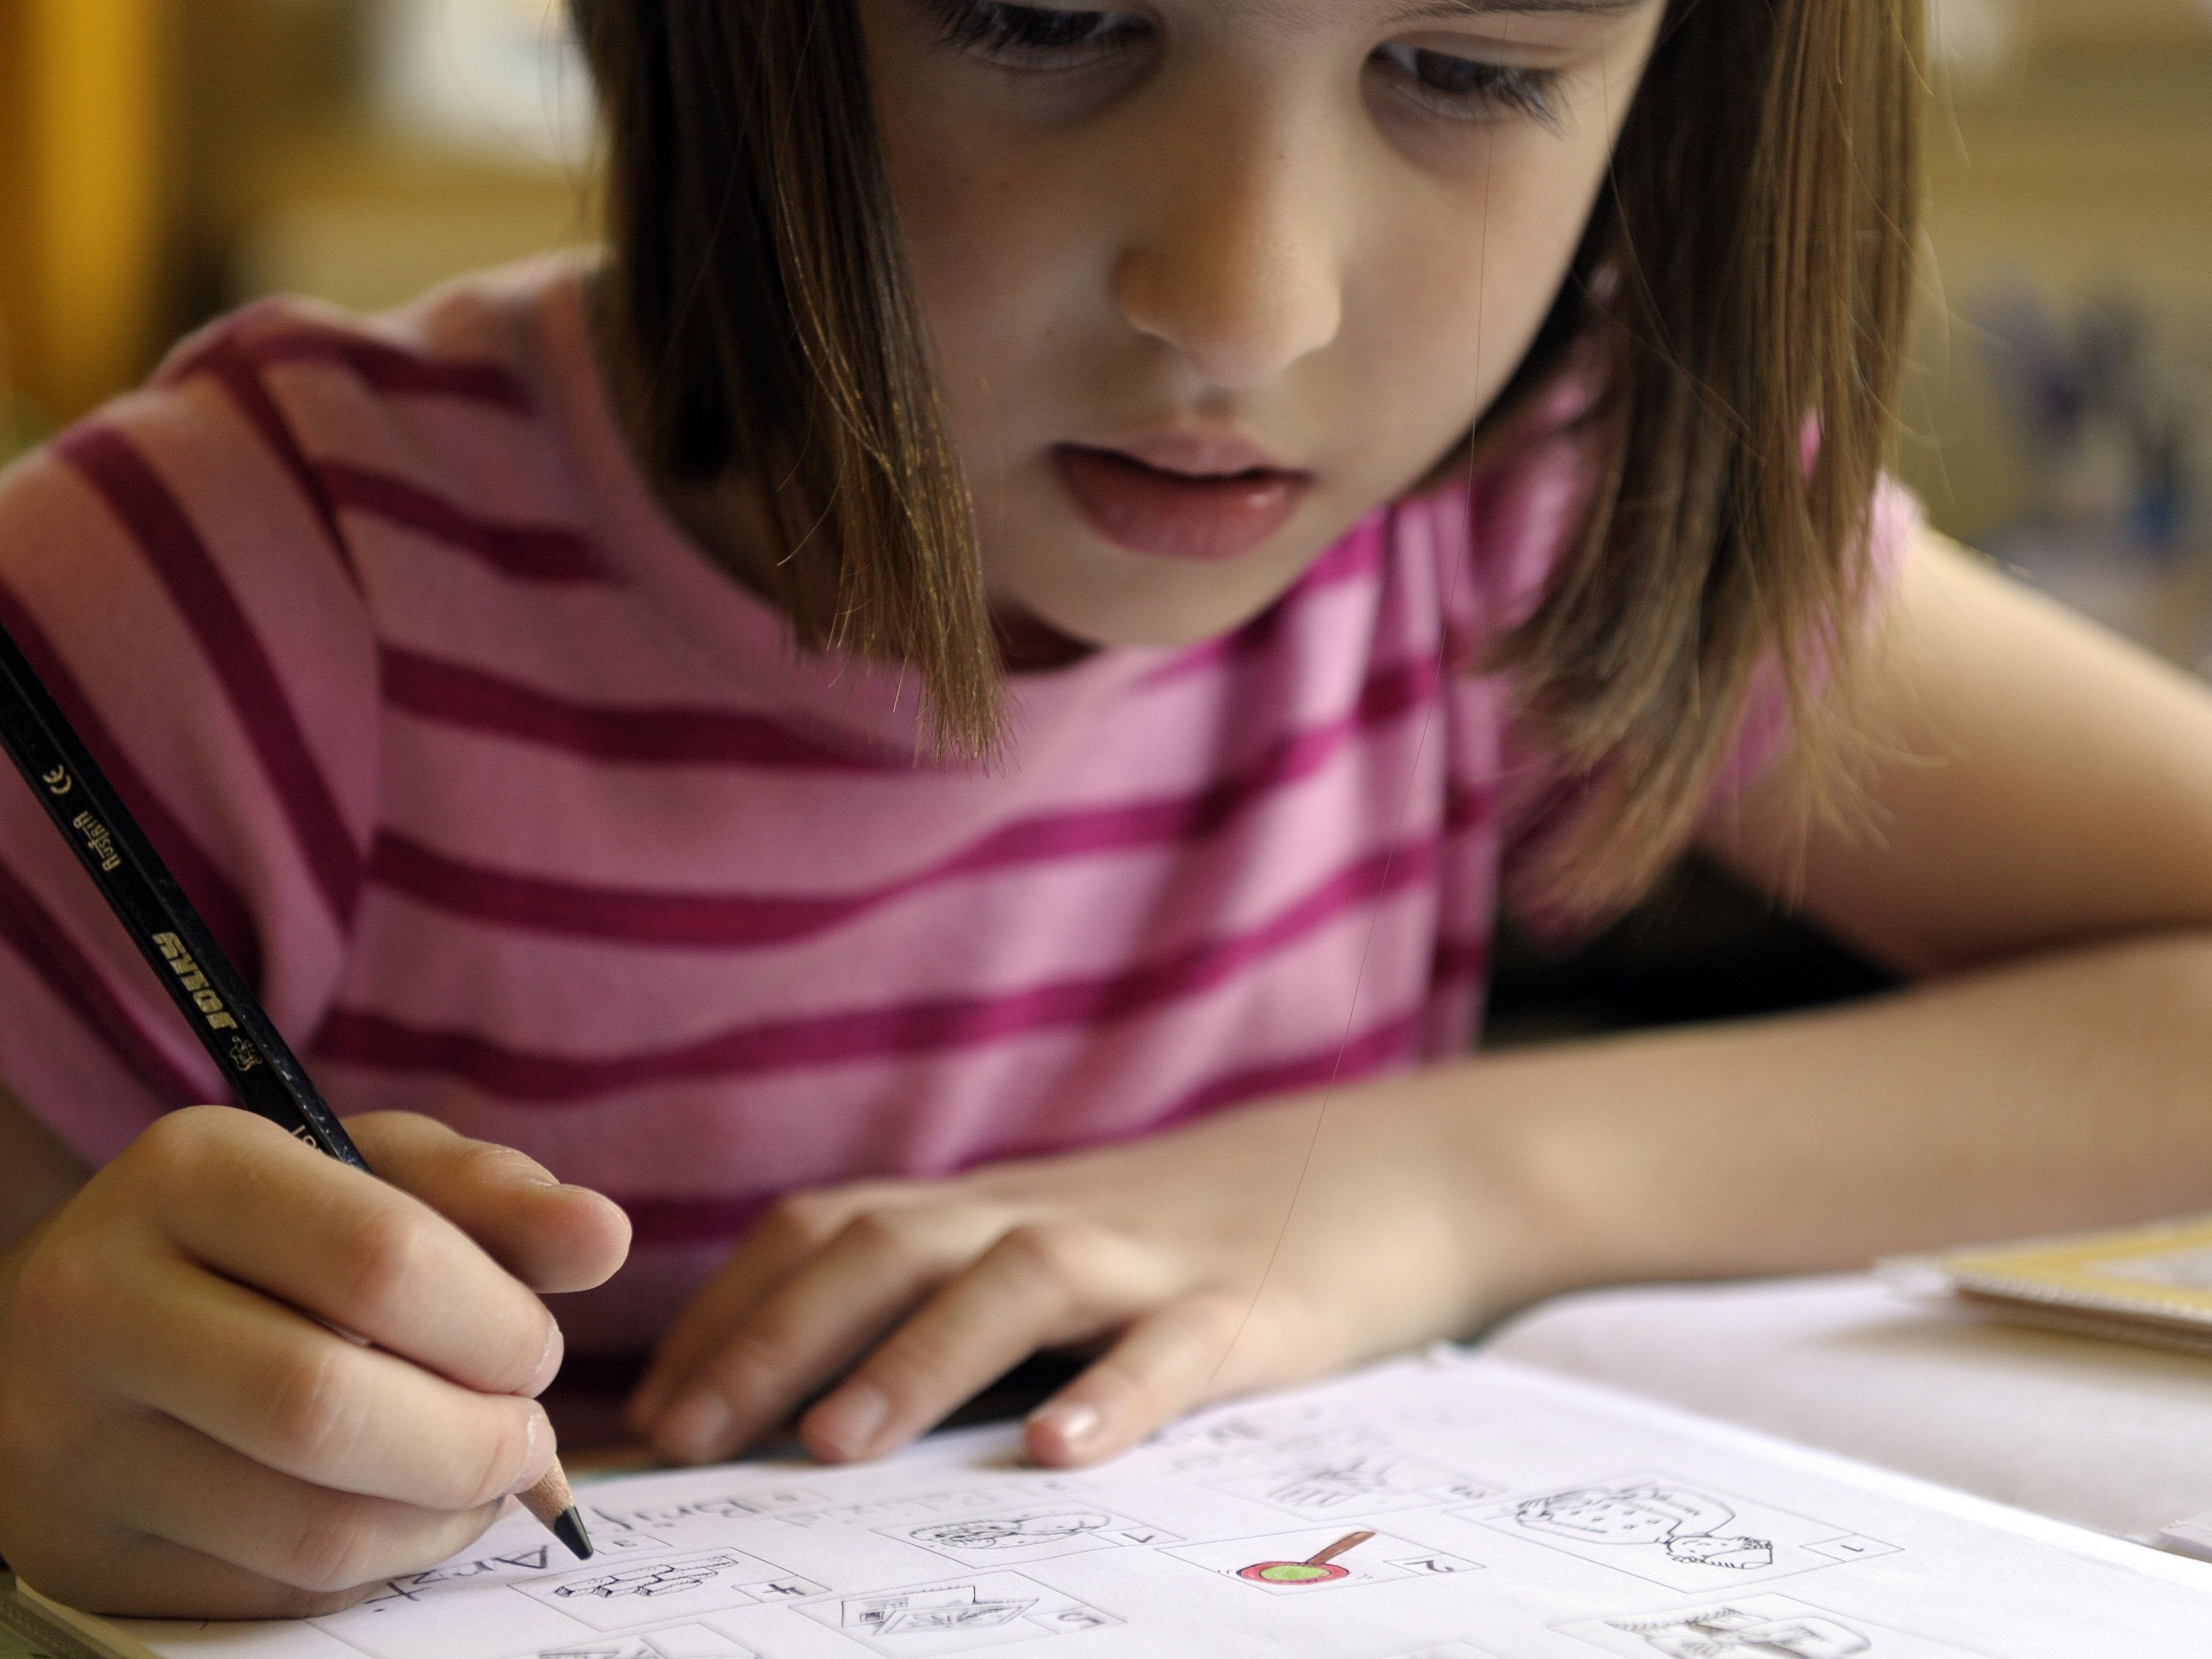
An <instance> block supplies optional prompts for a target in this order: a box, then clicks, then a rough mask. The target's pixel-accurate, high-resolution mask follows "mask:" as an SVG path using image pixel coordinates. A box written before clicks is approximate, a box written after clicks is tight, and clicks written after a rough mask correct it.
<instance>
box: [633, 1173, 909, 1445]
mask: <svg viewBox="0 0 2212 1659" xmlns="http://www.w3.org/2000/svg"><path fill="white" fill-rule="evenodd" d="M901 1190H904V1191H907V1192H915V1193H918V1191H919V1190H920V1188H919V1187H915V1188H905V1189H899V1188H888V1189H887V1188H884V1187H880V1186H876V1187H867V1188H862V1187H849V1188H833V1189H830V1190H829V1191H824V1192H813V1193H798V1194H793V1195H792V1196H790V1197H788V1198H786V1199H784V1200H782V1201H781V1202H780V1203H778V1204H776V1205H775V1206H774V1207H772V1208H771V1209H769V1211H768V1212H767V1213H766V1214H764V1215H763V1216H762V1217H761V1218H760V1219H759V1220H758V1221H757V1222H756V1223H755V1224H754V1225H753V1228H752V1231H750V1232H749V1233H747V1234H746V1235H745V1237H744V1240H743V1242H742V1243H739V1244H738V1248H737V1249H736V1250H735V1251H733V1252H732V1254H731V1256H730V1259H729V1260H728V1261H726V1262H725V1263H723V1265H722V1267H721V1269H720V1272H718V1273H716V1274H715V1275H714V1279H713V1280H712V1281H711V1282H710V1283H709V1284H708V1285H707V1287H706V1288H705V1289H704V1290H702V1291H700V1292H699V1294H698V1295H697V1296H696V1297H693V1298H692V1299H691V1301H690V1303H689V1304H686V1306H685V1307H684V1311H683V1312H682V1313H681V1314H679V1315H678V1316H677V1319H676V1322H675V1323H674V1324H673V1325H672V1326H671V1327H670V1328H669V1331H668V1334H667V1335H666V1336H665V1337H663V1338H662V1339H661V1342H660V1346H659V1349H658V1350H657V1351H656V1352H655V1353H654V1355H653V1363H652V1364H649V1365H648V1366H647V1367H646V1372H645V1376H643V1377H642V1378H641V1379H640V1381H639V1383H638V1385H637V1388H636V1389H635V1391H634V1392H633V1393H632V1395H631V1396H630V1401H629V1407H628V1410H627V1412H626V1413H625V1415H626V1417H627V1419H628V1421H629V1426H630V1429H631V1431H633V1432H635V1433H637V1434H641V1435H643V1434H649V1433H650V1432H651V1431H652V1428H653V1425H654V1423H655V1422H657V1421H658V1420H659V1418H660V1416H661V1414H662V1413H663V1412H664V1411H665V1409H666V1407H667V1406H668V1403H669V1401H671V1399H673V1398H674V1396H675V1395H676V1393H677V1392H678V1389H681V1388H682V1387H683V1386H684V1384H685V1383H689V1382H690V1379H691V1377H692V1376H693V1374H694V1373H695V1372H696V1371H697V1370H698V1369H699V1368H700V1366H701V1365H702V1364H705V1363H706V1361H707V1358H708V1355H709V1354H711V1353H712V1352H714V1350H715V1349H716V1348H717V1347H718V1346H720V1344H721V1342H722V1340H723V1339H724V1337H726V1335H727V1334H729V1333H730V1332H731V1331H732V1329H734V1328H737V1327H738V1325H739V1324H741V1323H742V1322H744V1318H745V1317H746V1316H747V1315H749V1314H750V1313H751V1312H752V1310H754V1309H755V1308H756V1307H757V1306H758V1305H759V1304H761V1302H762V1301H763V1299H764V1298H766V1297H768V1296H769V1294H770V1293H771V1292H772V1291H775V1288H776V1287H777V1286H778V1285H781V1284H782V1283H783V1282H784V1281H785V1280H786V1279H789V1278H790V1277H791V1276H792V1274H793V1273H796V1272H797V1271H798V1270H799V1266H800V1265H801V1264H802V1263H803V1262H805V1261H807V1260H809V1259H810V1258H811V1257H812V1256H814V1255H818V1254H819V1253H820V1252H821V1251H822V1250H823V1249H826V1248H828V1246H829V1243H830V1242H831V1241H832V1240H833V1239H835V1238H836V1237H837V1236H838V1235H839V1234H840V1233H842V1231H844V1230H845V1228H846V1227H847V1225H849V1224H850V1222H851V1221H852V1220H853V1218H854V1216H856V1215H858V1214H860V1212H862V1211H863V1210H864V1209H866V1208H867V1207H868V1206H871V1205H872V1204H884V1203H890V1204H892V1205H896V1203H897V1201H898V1200H897V1198H896V1196H894V1194H896V1193H898V1192H899V1191H901Z"/></svg>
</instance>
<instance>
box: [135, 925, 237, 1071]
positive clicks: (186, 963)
mask: <svg viewBox="0 0 2212 1659" xmlns="http://www.w3.org/2000/svg"><path fill="white" fill-rule="evenodd" d="M154 948H155V950H157V951H160V952H161V960H162V961H164V962H166V963H168V964H169V971H170V972H171V973H173V974H174V975H176V976H177V978H178V981H179V982H180V983H181V984H182V985H183V986H184V987H185V990H186V991H188V992H190V993H191V999H192V1005H193V1006H195V1007H197V1009H198V1010H199V1011H200V1012H201V1014H202V1015H204V1017H205V1018H206V1019H207V1023H208V1029H209V1030H215V1031H235V1030H238V1022H237V1021H236V1020H235V1019H234V1018H231V1017H230V1015H229V1014H228V1012H225V1011H224V1009H223V1006H222V997H220V996H219V995H217V994H216V993H215V992H213V991H211V990H210V989H209V988H208V982H207V975H205V974H204V973H202V972H201V971H200V965H199V963H197V962H194V961H193V960H192V956H191V951H187V950H185V942H184V940H182V939H179V938H178V937H177V936H176V935H175V934H174V933H156V934H155V935H154ZM239 1042H241V1043H242V1042H245V1039H244V1038H243V1037H240V1039H239ZM231 1052H232V1055H233V1057H234V1058H235V1057H236V1054H237V1049H236V1048H233V1049H232V1051H231ZM251 1065H252V1061H251V1060H246V1061H243V1062H241V1063H240V1066H239V1068H238V1069H239V1070H240V1071H241V1072H242V1071H246V1070H247V1069H248V1067H249V1066H251Z"/></svg>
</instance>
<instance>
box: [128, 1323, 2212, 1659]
mask: <svg viewBox="0 0 2212 1659" xmlns="http://www.w3.org/2000/svg"><path fill="white" fill-rule="evenodd" d="M1016 1444H1017V1439H1016V1437H1015V1435H1014V1433H1013V1432H1012V1431H1011V1430H1006V1429H991V1430H984V1431H974V1432H970V1433H966V1434H961V1435H957V1436H950V1437H944V1438H941V1439H939V1440H937V1441H935V1442H933V1443H927V1444H925V1445H924V1446H922V1447H921V1448H919V1449H916V1450H915V1451H913V1452H911V1453H909V1454H908V1455H905V1456H902V1457H900V1458H897V1459H895V1460H892V1461H890V1462H886V1463H884V1464H880V1465H876V1466H873V1467H867V1468H847V1469H824V1468H813V1467H796V1466H778V1467H773V1468H769V1467H763V1466H760V1465H735V1466H729V1467H724V1468H708V1469H698V1470H689V1471H684V1472H682V1473H676V1474H652V1475H641V1476H631V1477H627V1478H624V1479H622V1480H612V1481H607V1482H604V1483H601V1484H599V1485H595V1486H586V1487H584V1488H581V1489H580V1491H579V1492H578V1498H579V1501H580V1504H581V1505H582V1507H583V1509H584V1510H585V1512H586V1517H587V1519H588V1522H589V1525H590V1528H591V1531H592V1538H593V1540H594V1541H596V1542H597V1544H598V1545H599V1550H600V1553H599V1556H598V1557H597V1558H595V1559H592V1560H591V1561H589V1562H584V1563H579V1562H576V1561H574V1560H572V1559H568V1557H567V1556H566V1554H565V1553H563V1552H562V1550H561V1548H560V1547H559V1546H558V1545H556V1544H555V1543H553V1542H552V1541H550V1539H548V1538H547V1537H546V1535H545V1534H544V1531H543V1530H542V1529H541V1528H538V1525H537V1523H536V1522H532V1520H530V1519H529V1517H528V1516H522V1515H520V1514H518V1515H515V1516H510V1517H508V1518H507V1519H505V1520H503V1521H501V1522H500V1524H499V1525H498V1526H497V1527H495V1528H494V1529H493V1531H492V1532H491V1533H489V1534H487V1535H486V1536H485V1537H484V1538H483V1540H481V1541H479V1542H478V1543H477V1545H476V1546H475V1547H472V1548H471V1549H470V1550H469V1551H468V1552H467V1553H465V1555H464V1556H462V1557H461V1558H459V1559H456V1560H453V1561H451V1562H448V1563H447V1564H446V1565H444V1566H442V1567H440V1568H437V1569H435V1570H434V1571H429V1572H425V1573H419V1574H416V1575H413V1576H411V1577H407V1578H403V1579H398V1580H396V1581H394V1582H392V1583H390V1584H387V1585H386V1586H384V1587H382V1588H381V1589H379V1590H378V1591H377V1593H376V1594H375V1595H373V1596H371V1597H370V1599H369V1600H368V1601H366V1602H364V1603H363V1604H362V1605H361V1606H359V1607H354V1608H351V1609H349V1610H348V1611H346V1612H344V1613H338V1614H336V1615H334V1616H332V1617H330V1618H325V1619H319V1620H313V1621H312V1622H310V1623H308V1624H305V1625H286V1626H240V1625H231V1626H184V1625H174V1624H166V1625H160V1624H145V1623H140V1624H135V1625H130V1626H125V1629H127V1630H129V1631H130V1632H131V1633H132V1634H134V1635H135V1636H136V1638H137V1640H138V1641H140V1642H142V1643H143V1644H144V1645H145V1647H146V1648H147V1649H148V1650H150V1651H151V1652H153V1653H154V1654H156V1655H159V1656H162V1659H169V1656H191V1659H295V1656H296V1659H363V1656H367V1659H940V1656H950V1655H964V1654H971V1653H973V1654H983V1653H989V1652H994V1651H995V1650H999V1649H1001V1648H1006V1649H1013V1648H1019V1649H1020V1650H1021V1652H1022V1655H1023V1656H1024V1659H1194V1656H1204V1659H1215V1656H1221V1659H1234V1656H1244V1655H1251V1656H1261V1655H1266V1656H1271V1659H1289V1656H1308V1655H1310V1656H1316V1659H1598V1656H1600V1655H1601V1654H1607V1653H1610V1654H1615V1655H1622V1656H1629V1659H1778V1656H1779V1659H1859V1656H1866V1659H2096V1656H2105V1655H2110V1656H2115V1659H2118V1656H2127V1659H2142V1656H2151V1655H2156V1656H2160V1659H2190V1656H2200V1655H2201V1656H2212V1565H2202V1564H2198V1563H2196V1562H2191V1561H2183V1560H2179V1559H2175V1558H2172V1557H2170V1556H2166V1555H2161V1554H2160V1553H2156V1552H2154V1551H2151V1550H2148V1549H2144V1548H2142V1547H2139V1546H2135V1545H2130V1544H2124V1543H2121V1542H2118V1541H2113V1540H2111V1539H2106V1538H2104V1537H2101V1536H2099V1535H2097V1534H2092V1533H2087V1532H2083V1531H2079V1530H2076V1529H2075V1528H2069V1527H2064V1526H2061V1525H2059V1524H2057V1523H2056V1522H2049V1521H2045V1520H2042V1519H2040V1518H2039V1517H2036V1516H2027V1515H2023V1514H2020V1513H2018V1512H2016V1511H2013V1510H2005V1509H2002V1508H2001V1507H1999V1506H1997V1505H1995V1504H1988V1503H1985V1502H1984V1501H1983V1500H1981V1499H1978V1498H1970V1497H1967V1496H1966V1495H1964V1494H1962V1493H1958V1492H1947V1491H1944V1490H1942V1489H1940V1488H1935V1487H1929V1486H1923V1485H1921V1484H1920V1483H1917V1482H1915V1481H1911V1480H1906V1479H1905V1478H1904V1477H1901V1476H1898V1475H1894V1474H1887V1473H1884V1472H1881V1471H1878V1470H1874V1469H1871V1468H1865V1467H1863V1466H1860V1465H1855V1464H1850V1463H1847V1462H1844V1461H1842V1460H1840V1459H1838V1458H1834V1457H1832V1456H1829V1455H1826V1454H1822V1453H1817V1452H1811V1451H1808V1450H1805V1449H1802V1448H1798V1447H1792V1446H1789V1445H1786V1444H1784V1443H1778V1442H1774V1441H1771V1440H1768V1439H1765V1438H1764V1437H1759V1436H1756V1435H1753V1434H1751V1433H1749V1432H1747V1431H1741V1430H1736V1429H1731V1428H1729V1427H1726V1426H1724V1425H1719V1424H1715V1423H1711V1422H1708V1421H1706V1420H1705V1419H1697V1418H1692V1417H1690V1416H1688V1415H1686V1414H1685V1413H1679V1412H1676V1411H1674V1410H1671V1409H1669V1408H1667V1407H1655V1406H1651V1405H1650V1404H1647V1403H1645V1402H1643V1401H1636V1400H1633V1399H1631V1398H1629V1397H1627V1396H1625V1395H1617V1394H1613V1393H1611V1392H1608V1391H1606V1390H1603V1389H1596V1388H1593V1387H1590V1386H1589V1385H1585V1384H1582V1383H1575V1382H1571V1381H1569V1380H1567V1379H1565V1378H1561V1377H1558V1376H1552V1375H1550V1374H1547V1373H1545V1372H1541V1371H1537V1370H1529V1369H1527V1368H1524V1367H1522V1366H1519V1365H1516V1364H1511V1363H1510V1362H1506V1361H1501V1360H1496V1359H1490V1358H1479V1357H1478V1358H1470V1357H1468V1356H1466V1355H1463V1354H1458V1353H1452V1352H1439V1353H1437V1354H1434V1355H1431V1356H1428V1357H1426V1358H1420V1359H1415V1360H1408V1361H1405V1362H1401V1363H1399V1364H1395V1365H1392V1366H1389V1367H1384V1368H1380V1369H1378V1370H1373V1371H1370V1372H1368V1373H1365V1374H1364V1375H1361V1376H1353V1377H1349V1378H1345V1379H1341V1380H1340V1381H1338V1382H1335V1383H1328V1384H1323V1385H1322V1386H1320V1387H1318V1388H1314V1389H1306V1390H1303V1391H1300V1392H1297V1393H1295V1394H1289V1395H1279V1396H1274V1397H1272V1398H1269V1399H1267V1400H1264V1401H1253V1402H1247V1403H1244V1404H1241V1405H1235V1406H1230V1407H1223V1408H1219V1409H1217V1410H1214V1411H1212V1412H1208V1413H1203V1414H1201V1415H1200V1416H1198V1417H1196V1418H1194V1419H1190V1420H1189V1421H1188V1422H1186V1423H1184V1424H1182V1425H1178V1426H1177V1427H1176V1428H1174V1429H1172V1430H1170V1431H1168V1432H1166V1433H1164V1434H1163V1435H1161V1436H1160V1437H1158V1438H1157V1439H1156V1440H1154V1441H1153V1442H1152V1443H1148V1444H1147V1445H1146V1446H1144V1447H1141V1448H1139V1449H1138V1450H1136V1451H1135V1452H1133V1453H1131V1454H1130V1455H1127V1456H1126V1457H1124V1458H1122V1459H1121V1460H1120V1461H1118V1462H1115V1463H1113V1464H1111V1465H1109V1466H1107V1467H1105V1468H1099V1469H1094V1470H1085V1471H1078V1472H1070V1473H1054V1472H1050V1471H1044V1470H1036V1469H1030V1468H1024V1467H1021V1466H1020V1465H1019V1464H1018V1462H1016V1461H1015V1457H1014V1449H1015V1446H1016ZM1361 1534H1365V1535H1364V1536H1362V1535H1361Z"/></svg>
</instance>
